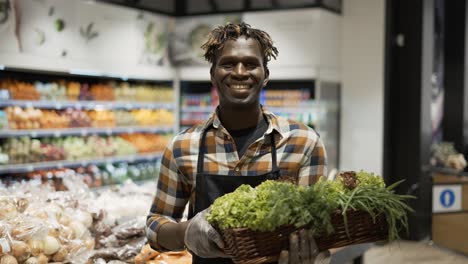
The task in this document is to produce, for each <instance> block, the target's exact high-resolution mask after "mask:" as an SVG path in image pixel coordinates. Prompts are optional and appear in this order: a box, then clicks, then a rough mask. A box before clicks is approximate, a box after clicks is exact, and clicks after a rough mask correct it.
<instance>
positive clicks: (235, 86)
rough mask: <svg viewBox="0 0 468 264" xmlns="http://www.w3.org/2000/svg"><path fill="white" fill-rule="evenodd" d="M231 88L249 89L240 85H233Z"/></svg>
mask: <svg viewBox="0 0 468 264" xmlns="http://www.w3.org/2000/svg"><path fill="white" fill-rule="evenodd" d="M231 87H232V88H233V89H247V88H249V86H248V85H238V84H236V85H231Z"/></svg>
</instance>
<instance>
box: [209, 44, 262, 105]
mask: <svg viewBox="0 0 468 264" xmlns="http://www.w3.org/2000/svg"><path fill="white" fill-rule="evenodd" d="M268 76H269V72H268V69H265V67H264V66H263V56H262V53H261V51H260V45H259V43H258V42H257V41H256V40H255V39H252V38H249V39H246V38H245V36H240V37H239V38H238V39H237V40H229V41H227V42H226V43H225V45H224V48H223V49H222V50H221V51H219V54H218V56H217V58H216V62H215V65H213V66H212V68H211V83H212V84H213V85H214V86H215V87H217V88H218V93H219V101H220V105H221V106H226V107H234V108H238V107H243V106H252V105H255V104H259V103H260V91H261V90H262V88H263V87H265V85H266V84H267V82H268Z"/></svg>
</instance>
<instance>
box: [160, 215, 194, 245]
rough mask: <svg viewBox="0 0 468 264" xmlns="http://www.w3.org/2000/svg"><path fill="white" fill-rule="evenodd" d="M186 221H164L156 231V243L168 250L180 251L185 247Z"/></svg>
mask: <svg viewBox="0 0 468 264" xmlns="http://www.w3.org/2000/svg"><path fill="white" fill-rule="evenodd" d="M187 223H188V222H181V223H174V222H166V223H164V224H162V225H161V226H160V227H159V228H158V229H159V230H158V232H157V234H158V235H157V240H158V241H157V243H158V244H159V245H161V246H162V247H164V248H165V249H167V250H170V251H180V250H183V249H185V242H184V236H185V230H186V228H187Z"/></svg>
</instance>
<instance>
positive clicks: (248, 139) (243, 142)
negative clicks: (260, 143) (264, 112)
mask: <svg viewBox="0 0 468 264" xmlns="http://www.w3.org/2000/svg"><path fill="white" fill-rule="evenodd" d="M267 129H268V123H267V121H266V120H265V118H262V119H261V120H260V122H258V124H257V125H256V126H254V127H249V128H245V129H241V130H232V131H229V133H230V134H231V136H232V138H233V139H234V142H235V143H236V147H237V154H238V155H239V159H240V158H242V156H243V155H244V153H245V151H247V148H248V147H249V146H250V144H252V143H253V142H255V140H257V139H259V138H261V137H262V136H263V134H264V133H265V132H266V131H267Z"/></svg>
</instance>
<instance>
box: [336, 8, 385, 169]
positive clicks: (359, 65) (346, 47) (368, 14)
mask: <svg viewBox="0 0 468 264" xmlns="http://www.w3.org/2000/svg"><path fill="white" fill-rule="evenodd" d="M342 15H343V17H342V43H341V44H342V45H341V47H342V49H341V50H342V69H341V73H342V105H341V106H342V108H341V137H340V138H341V141H340V144H341V151H340V155H341V156H340V158H341V160H340V163H341V169H346V170H359V169H364V170H367V171H373V172H376V173H380V174H381V173H382V169H383V164H382V163H383V123H384V111H383V110H384V35H385V1H384V0H345V1H343V14H342Z"/></svg>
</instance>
